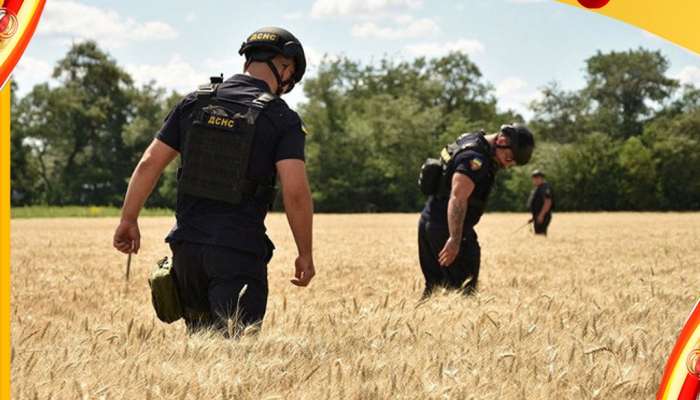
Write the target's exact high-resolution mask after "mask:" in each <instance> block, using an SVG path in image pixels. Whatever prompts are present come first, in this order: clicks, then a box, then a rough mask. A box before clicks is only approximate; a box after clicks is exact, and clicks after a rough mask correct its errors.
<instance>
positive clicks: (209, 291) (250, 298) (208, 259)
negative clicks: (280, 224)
mask: <svg viewBox="0 0 700 400" xmlns="http://www.w3.org/2000/svg"><path fill="white" fill-rule="evenodd" d="M271 247H272V246H271V245H270V249H268V250H267V251H266V252H264V253H267V254H266V255H264V256H261V255H258V254H254V253H248V252H243V251H239V250H236V249H232V248H229V247H223V246H213V245H207V244H200V243H191V242H177V243H171V244H170V248H171V249H172V251H173V271H174V273H175V279H176V282H177V286H178V292H179V295H180V302H181V304H182V307H183V310H184V313H185V323H186V324H187V331H188V332H189V333H194V332H197V331H199V330H202V329H214V330H218V331H220V332H221V333H222V334H224V335H225V336H228V321H229V319H232V320H234V321H235V322H236V323H235V324H234V332H233V333H234V335H237V334H238V333H240V332H241V330H242V329H244V328H245V327H247V326H250V325H254V324H261V323H262V320H263V317H264V316H265V310H266V308H267V294H268V287H267V263H268V261H269V260H270V258H271V257H272V248H271ZM264 253H263V254H264ZM244 287H245V291H244V292H243V291H242V290H243V288H244Z"/></svg>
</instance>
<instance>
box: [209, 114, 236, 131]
mask: <svg viewBox="0 0 700 400" xmlns="http://www.w3.org/2000/svg"><path fill="white" fill-rule="evenodd" d="M207 124H209V125H214V126H223V127H225V128H233V126H234V125H235V122H234V121H233V120H232V119H230V118H224V117H214V116H211V117H209V120H208V121H207Z"/></svg>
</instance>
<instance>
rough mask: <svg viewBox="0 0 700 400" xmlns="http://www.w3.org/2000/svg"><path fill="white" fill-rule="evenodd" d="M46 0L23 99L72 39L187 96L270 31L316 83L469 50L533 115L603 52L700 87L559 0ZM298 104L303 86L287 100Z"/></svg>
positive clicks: (514, 104)
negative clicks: (321, 72)
mask: <svg viewBox="0 0 700 400" xmlns="http://www.w3.org/2000/svg"><path fill="white" fill-rule="evenodd" d="M144 3H145V2H143V1H134V0H122V1H118V2H117V1H98V0H48V1H47V5H46V9H45V11H44V15H43V17H42V20H41V22H40V24H39V28H38V30H37V33H36V34H35V37H34V39H33V40H32V42H31V43H30V45H29V47H28V48H27V51H26V53H25V55H24V57H23V58H22V60H21V61H20V63H19V64H18V66H17V68H16V70H15V73H14V78H15V80H16V81H17V82H18V84H19V85H20V90H19V94H20V95H23V94H25V93H26V92H27V91H28V90H29V89H30V88H31V87H32V86H33V85H34V84H36V83H39V82H44V81H47V80H49V79H50V74H51V70H52V68H53V66H54V64H55V62H56V61H57V60H58V59H59V58H61V57H62V56H63V55H64V54H65V53H66V51H67V49H68V48H69V46H70V44H71V43H72V42H76V41H79V40H83V39H86V38H91V39H94V40H96V41H97V42H98V44H99V45H100V46H101V47H102V48H103V49H104V50H106V51H107V52H109V53H110V55H111V56H112V57H113V58H114V59H116V61H117V62H118V63H119V65H121V66H122V67H123V68H125V69H126V70H127V71H128V72H129V73H130V74H131V75H132V76H133V77H134V78H135V80H136V81H137V82H138V83H145V82H148V81H150V80H155V81H156V82H157V84H158V85H160V86H163V87H166V88H168V89H174V90H178V91H180V92H183V93H184V92H187V91H190V90H192V89H193V88H194V87H196V85H197V84H199V83H203V82H206V81H207V80H208V77H209V76H210V75H213V74H218V73H220V72H223V73H224V75H225V76H229V75H231V74H233V73H236V72H239V71H240V69H241V68H242V60H241V58H240V57H239V56H238V48H239V46H240V44H241V42H242V40H243V39H244V38H245V37H246V36H247V35H248V34H249V33H251V32H252V31H254V30H256V29H257V28H259V27H261V26H267V25H277V26H282V27H285V28H287V29H289V30H290V31H292V32H293V33H294V34H295V35H296V36H297V37H298V38H299V39H300V40H301V41H302V43H303V44H304V47H305V49H306V51H307V57H308V59H309V63H310V68H309V70H308V74H309V75H307V76H313V74H314V73H315V71H316V66H317V65H318V63H319V62H320V60H321V59H322V57H323V56H324V55H328V56H330V57H337V56H339V55H342V56H347V57H349V58H350V59H353V60H357V61H361V62H363V63H370V62H376V61H377V60H379V59H381V58H382V57H384V56H388V57H391V58H396V59H402V60H410V59H412V58H414V57H416V56H420V55H423V56H428V57H434V56H439V55H441V54H444V53H446V52H447V51H449V50H462V51H464V52H466V53H468V54H469V55H470V57H471V58H472V60H473V61H474V62H475V63H476V64H477V65H478V66H479V68H480V69H481V71H482V73H483V75H484V79H485V80H486V81H488V82H490V83H491V84H492V85H493V86H494V87H495V88H496V91H495V93H496V95H497V98H498V101H499V107H500V108H502V109H506V108H512V109H515V110H516V111H519V112H522V113H524V114H525V115H526V116H529V115H530V114H529V112H528V111H527V103H528V102H529V101H531V100H532V99H535V98H537V95H538V93H539V89H540V88H541V87H542V86H543V85H544V84H546V83H547V82H551V81H557V82H559V83H560V84H561V85H562V87H564V88H566V89H579V88H581V87H582V85H583V83H584V79H583V68H584V60H585V59H586V58H588V57H590V56H591V55H593V54H595V52H596V51H598V50H601V51H603V52H607V51H610V50H627V49H631V48H637V47H640V46H641V47H644V48H648V49H653V50H657V49H658V50H661V52H662V53H663V54H664V55H665V56H666V57H668V59H669V60H670V63H671V65H670V69H669V75H671V76H673V77H674V78H677V79H680V80H681V81H682V82H688V83H694V84H696V85H698V86H700V56H698V55H697V54H695V53H692V52H690V51H688V50H685V49H683V48H681V47H678V46H676V45H674V44H672V43H670V42H667V41H666V40H664V39H661V38H659V37H656V36H654V35H652V34H650V33H647V32H645V31H643V30H640V29H638V28H635V27H632V26H629V25H626V24H624V23H622V22H620V21H616V20H612V19H609V18H607V17H605V16H602V15H598V14H595V13H592V12H587V11H584V10H580V9H577V8H574V7H571V6H568V5H565V4H562V3H559V2H556V1H554V0H463V1H431V0H354V1H348V0H305V1H286V0H284V1H270V0H258V1H254V2H250V1H246V2H240V1H236V2H233V1H213V0H200V1H199V2H192V1H190V2H185V1H161V0H152V1H149V2H147V3H146V4H148V6H146V7H144V5H143V4H144ZM285 98H286V99H287V101H288V102H289V103H290V104H291V105H292V106H294V105H296V104H298V103H299V102H301V101H304V96H303V93H302V91H301V90H299V89H296V90H295V91H294V92H293V93H291V94H289V95H287V96H285Z"/></svg>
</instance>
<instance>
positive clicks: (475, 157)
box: [418, 124, 535, 298]
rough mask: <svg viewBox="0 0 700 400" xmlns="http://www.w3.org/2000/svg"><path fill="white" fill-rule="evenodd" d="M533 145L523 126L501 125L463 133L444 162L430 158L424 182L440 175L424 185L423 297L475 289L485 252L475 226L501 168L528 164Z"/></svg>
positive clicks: (446, 152) (448, 149) (421, 225)
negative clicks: (496, 129)
mask: <svg viewBox="0 0 700 400" xmlns="http://www.w3.org/2000/svg"><path fill="white" fill-rule="evenodd" d="M534 146H535V142H534V138H533V136H532V133H531V132H530V131H529V130H528V129H527V128H526V127H525V126H523V125H519V124H512V125H504V126H502V127H501V130H500V132H498V133H494V134H492V135H485V134H484V133H483V132H478V133H470V134H463V135H461V136H460V137H459V138H458V139H457V141H455V142H454V143H451V144H449V145H447V146H446V147H445V148H444V149H443V150H442V152H441V154H440V160H432V161H433V162H432V166H434V167H435V169H434V170H435V171H438V173H436V174H430V173H428V172H429V171H427V170H426V165H428V164H431V163H430V161H431V160H429V161H428V162H426V165H424V167H423V171H422V172H421V179H422V180H425V179H426V177H427V176H428V175H430V176H436V178H435V179H434V180H435V183H434V184H433V183H430V182H427V183H426V182H421V189H422V190H423V191H424V193H426V194H428V195H429V198H428V201H427V202H426V204H425V207H424V208H423V212H422V213H421V217H420V221H419V224H418V247H419V257H420V265H421V270H422V272H423V275H424V277H425V290H424V291H423V298H426V297H428V296H430V294H431V293H432V292H433V291H434V290H435V289H436V288H438V287H447V288H450V289H459V290H461V291H462V292H463V293H464V294H467V295H468V294H472V293H473V292H474V290H475V289H476V287H477V280H478V277H479V267H480V260H481V249H480V247H479V242H478V240H477V235H476V232H475V231H474V226H475V225H476V224H477V223H478V222H479V219H480V218H481V215H482V214H483V213H484V209H485V206H486V201H487V199H488V196H489V193H490V192H491V188H492V187H493V184H494V182H495V177H496V173H497V172H498V171H499V170H500V169H502V168H509V167H512V166H514V165H524V164H527V162H528V161H529V160H530V157H531V155H532V151H533V149H534Z"/></svg>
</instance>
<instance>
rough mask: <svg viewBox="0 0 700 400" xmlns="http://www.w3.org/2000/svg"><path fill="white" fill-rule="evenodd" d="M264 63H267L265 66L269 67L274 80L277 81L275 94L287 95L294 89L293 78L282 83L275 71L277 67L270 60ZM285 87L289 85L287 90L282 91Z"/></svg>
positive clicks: (277, 72) (280, 77)
mask: <svg viewBox="0 0 700 400" xmlns="http://www.w3.org/2000/svg"><path fill="white" fill-rule="evenodd" d="M265 63H267V66H268V67H270V70H271V71H272V74H273V75H275V80H277V90H276V91H275V94H276V95H278V96H280V95H282V94H284V93H289V92H290V91H291V90H292V88H293V87H294V78H289V79H287V80H286V81H283V80H282V76H281V75H280V73H279V71H278V70H277V67H276V66H275V64H274V63H273V62H272V60H265ZM287 85H290V86H289V88H288V89H287V90H284V87H285V86H287Z"/></svg>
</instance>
